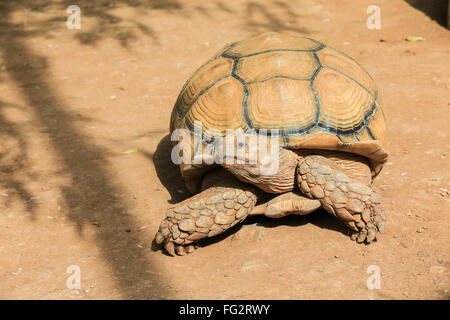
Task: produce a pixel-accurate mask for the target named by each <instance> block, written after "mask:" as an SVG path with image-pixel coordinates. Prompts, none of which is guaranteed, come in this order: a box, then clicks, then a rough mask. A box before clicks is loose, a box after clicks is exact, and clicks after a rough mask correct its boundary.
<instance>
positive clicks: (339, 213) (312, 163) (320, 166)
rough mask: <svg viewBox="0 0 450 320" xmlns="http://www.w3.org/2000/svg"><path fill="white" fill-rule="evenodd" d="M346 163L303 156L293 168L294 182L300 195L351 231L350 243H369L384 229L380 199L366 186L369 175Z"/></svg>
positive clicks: (319, 157) (383, 215) (317, 156)
mask: <svg viewBox="0 0 450 320" xmlns="http://www.w3.org/2000/svg"><path fill="white" fill-rule="evenodd" d="M349 163H350V162H347V165H346V166H343V165H339V161H334V160H331V159H328V158H327V157H324V156H319V155H311V156H305V157H303V158H302V159H301V160H300V162H299V166H298V168H297V181H298V184H299V187H300V190H301V191H302V193H304V194H305V195H306V196H308V197H309V198H312V199H318V200H319V201H320V202H321V203H322V206H323V208H324V209H325V210H327V211H328V212H330V213H331V214H333V215H335V216H336V217H337V218H339V219H341V220H343V221H344V222H345V223H346V225H347V226H349V227H350V228H351V229H352V230H353V231H354V233H353V234H352V236H351V238H352V239H353V240H356V241H357V242H364V241H366V242H367V243H370V242H372V241H373V240H374V239H376V236H377V232H378V231H380V232H382V231H383V230H384V227H385V222H386V218H385V214H384V211H383V209H382V207H381V197H380V195H378V193H376V192H375V191H374V190H373V189H372V187H371V186H370V185H368V183H367V181H370V180H371V179H370V171H369V170H368V169H367V170H360V169H358V170H359V171H358V170H356V169H354V168H355V167H356V166H352V165H351V163H350V165H348V164H349ZM352 170H354V171H355V170H356V171H357V172H352Z"/></svg>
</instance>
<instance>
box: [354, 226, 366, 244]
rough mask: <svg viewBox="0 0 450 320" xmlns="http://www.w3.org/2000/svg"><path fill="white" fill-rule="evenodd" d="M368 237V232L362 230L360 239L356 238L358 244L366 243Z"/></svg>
mask: <svg viewBox="0 0 450 320" xmlns="http://www.w3.org/2000/svg"><path fill="white" fill-rule="evenodd" d="M366 237H367V230H366V229H362V230H361V231H360V232H359V235H358V237H357V238H356V242H358V243H362V242H364V240H366Z"/></svg>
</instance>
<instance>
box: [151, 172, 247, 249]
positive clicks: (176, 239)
mask: <svg viewBox="0 0 450 320" xmlns="http://www.w3.org/2000/svg"><path fill="white" fill-rule="evenodd" d="M202 189H203V191H202V192H201V193H199V194H197V195H195V196H193V197H191V198H189V199H187V200H185V201H183V202H180V203H178V204H177V205H176V206H174V207H172V208H170V209H168V210H167V213H166V218H165V219H164V220H163V221H162V222H161V225H160V227H159V231H158V232H157V233H156V236H155V241H156V243H158V244H162V243H163V244H164V246H165V248H166V250H167V251H168V252H169V253H170V254H171V255H175V252H176V253H177V254H179V255H184V254H185V253H190V252H192V251H194V250H195V248H196V242H197V241H198V240H200V239H203V238H206V237H213V236H215V235H218V234H220V233H222V232H224V231H225V230H227V229H229V228H231V227H233V226H234V225H236V224H237V223H239V222H242V221H243V220H244V219H245V218H246V217H247V215H248V214H249V213H250V212H251V211H252V210H253V208H254V206H255V203H256V193H255V189H254V187H253V186H251V185H249V184H247V183H244V182H241V181H239V180H238V179H236V178H235V177H234V176H233V175H231V174H230V173H228V172H226V171H225V170H223V169H219V170H216V171H213V172H210V173H208V174H207V175H206V176H205V178H204V179H203V187H202Z"/></svg>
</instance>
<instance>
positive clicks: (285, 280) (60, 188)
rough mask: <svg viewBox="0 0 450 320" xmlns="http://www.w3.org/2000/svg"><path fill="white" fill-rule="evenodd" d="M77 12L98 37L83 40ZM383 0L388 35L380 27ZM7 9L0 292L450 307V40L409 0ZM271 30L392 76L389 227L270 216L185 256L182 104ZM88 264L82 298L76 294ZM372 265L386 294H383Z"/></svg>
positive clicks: (385, 187)
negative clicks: (174, 221)
mask: <svg viewBox="0 0 450 320" xmlns="http://www.w3.org/2000/svg"><path fill="white" fill-rule="evenodd" d="M72 3H76V4H78V5H79V6H80V7H81V10H82V11H81V14H82V15H81V18H82V28H81V30H69V29H67V28H66V24H65V18H66V17H67V16H68V14H67V13H66V10H65V9H66V7H67V6H68V5H69V4H72ZM94 3H95V4H94ZM370 4H378V5H379V6H380V7H381V19H382V27H381V30H369V29H368V28H367V27H366V19H367V17H368V15H367V14H366V8H367V7H368V6H369V5H370ZM0 13H1V20H0V67H1V70H0V138H1V143H0V194H1V195H0V298H4V299H18V298H26V299H49V298H51V299H105V298H106V299H111V298H112V299H131V298H137V299H194V298H200V299H259V298H262V299H336V298H338V299H448V298H449V297H450V293H449V290H450V271H449V269H450V261H449V253H450V250H449V247H450V244H449V243H450V232H449V231H450V230H449V228H450V217H449V213H450V212H449V201H450V197H449V191H448V190H449V189H450V176H449V174H450V166H449V158H450V149H449V141H450V128H449V124H450V123H449V119H450V113H449V105H450V100H449V89H450V78H449V66H450V59H449V54H450V32H449V31H448V30H446V29H445V28H443V27H442V26H440V25H439V24H437V23H436V22H435V21H434V20H431V19H430V18H429V17H427V16H426V15H425V14H424V13H422V12H421V11H418V10H417V9H415V8H413V7H411V6H410V5H408V3H406V2H405V1H403V0H389V1H387V0H384V1H382V0H370V1H366V0H360V1H355V0H340V1H325V0H314V1H313V0H295V1H294V0H292V1H281V0H279V1H276V0H273V1H272V0H267V1H257V0H251V1H250V0H242V1H238V0H228V1H218V0H211V1H198V0H190V1H181V0H180V1H177V0H164V1H162V0H161V1H152V0H146V1H143V0H142V1H140V0H135V1H131V0H128V1H126V0H116V1H113V0H111V1H95V2H94V1H87V0H86V1H81V0H80V1H73V2H67V1H22V0H16V1H14V2H13V1H3V2H2V3H1V4H0ZM269 30H274V31H279V32H288V33H293V34H299V35H306V36H309V37H312V38H315V39H317V40H319V41H324V42H326V43H328V44H329V45H331V46H333V47H335V48H338V49H341V50H343V51H345V52H347V53H348V54H350V55H351V56H353V57H354V58H356V59H357V60H358V61H359V62H360V63H361V64H362V65H363V66H364V67H365V68H366V69H367V70H368V71H369V72H370V73H371V74H372V75H373V77H374V78H375V80H376V81H377V83H378V85H379V88H380V92H381V95H382V98H383V101H384V108H385V109H384V110H385V113H386V116H387V118H388V119H389V123H388V125H389V132H388V133H389V137H390V138H389V139H390V152H391V156H390V159H389V163H388V164H387V165H386V167H385V168H384V169H383V171H382V173H381V174H380V176H379V177H378V178H377V179H376V180H375V182H374V184H375V187H376V189H377V190H379V191H380V193H381V194H382V196H383V198H384V205H385V209H386V211H387V213H388V226H387V230H386V232H385V234H384V235H383V236H382V237H381V239H380V240H379V241H377V242H376V243H373V244H371V245H359V244H357V243H355V242H352V241H351V240H350V239H349V238H348V237H347V236H346V234H345V228H344V227H343V225H342V224H341V223H340V222H339V221H337V220H336V219H335V218H333V217H331V216H330V215H328V214H327V213H326V212H323V211H320V212H316V213H314V214H311V215H309V216H303V217H299V216H296V217H287V218H283V219H279V220H270V219H268V218H264V217H258V218H252V219H248V220H246V222H245V223H244V224H243V225H241V226H236V227H235V228H233V229H232V230H230V231H229V232H227V233H226V234H225V235H223V236H219V237H217V241H209V242H207V243H203V244H202V246H203V247H202V248H200V249H199V250H197V251H196V252H195V253H194V254H192V255H187V256H184V257H175V258H173V257H170V256H168V255H166V254H164V253H163V252H162V251H160V250H158V248H152V244H151V241H152V239H153V236H154V234H155V233H156V231H157V228H158V226H159V223H160V221H161V219H162V217H163V216H164V214H165V211H166V209H167V207H168V206H170V205H171V204H173V203H176V202H179V201H181V200H183V199H185V198H187V197H189V194H188V192H187V191H186V189H185V187H184V185H183V181H182V180H181V177H180V174H179V172H178V169H177V167H176V166H174V165H173V164H171V162H170V161H169V159H170V145H169V138H168V133H169V132H168V123H169V117H170V112H171V109H172V106H173V104H174V102H175V100H176V97H177V95H178V93H179V91H180V89H181V87H182V85H183V83H184V82H185V80H186V79H187V78H188V77H189V75H190V74H191V73H192V72H193V71H194V70H195V69H196V68H197V67H199V66H200V65H201V64H202V63H203V62H204V61H206V60H207V59H208V58H210V57H211V56H212V55H213V54H214V53H216V51H217V50H218V49H219V48H220V47H222V46H223V45H224V44H226V43H228V42H231V41H235V40H239V39H243V38H246V37H249V36H252V35H256V34H258V33H261V32H264V31H269ZM410 35H411V36H422V37H425V38H426V40H425V41H420V42H407V41H405V40H404V38H405V37H406V36H410ZM133 148H139V150H140V151H139V152H134V153H130V154H123V153H122V152H123V151H125V150H128V149H133ZM73 265H75V266H78V267H79V268H80V270H81V289H79V290H77V289H68V288H67V286H66V282H67V279H68V277H69V276H70V274H69V273H67V269H68V267H70V266H73ZM371 265H376V266H379V268H380V270H381V273H382V276H381V288H380V289H378V290H368V288H367V286H366V280H367V278H368V277H369V276H370V274H368V273H367V268H368V267H369V266H371Z"/></svg>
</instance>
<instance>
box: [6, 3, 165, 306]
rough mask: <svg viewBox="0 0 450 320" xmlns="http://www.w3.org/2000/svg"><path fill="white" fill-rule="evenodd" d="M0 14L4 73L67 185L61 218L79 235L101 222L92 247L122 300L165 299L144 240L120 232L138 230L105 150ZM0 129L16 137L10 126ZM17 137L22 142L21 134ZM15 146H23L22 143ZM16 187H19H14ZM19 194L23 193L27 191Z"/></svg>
mask: <svg viewBox="0 0 450 320" xmlns="http://www.w3.org/2000/svg"><path fill="white" fill-rule="evenodd" d="M0 12H1V15H2V22H1V24H0V27H1V29H0V35H1V36H0V39H1V40H0V48H1V49H0V51H1V54H2V57H3V60H4V62H5V63H6V65H8V72H9V74H10V76H11V78H12V80H13V81H14V82H15V83H16V85H17V87H18V88H19V92H20V94H21V95H22V96H23V98H24V100H25V102H26V104H27V105H28V106H30V107H31V108H32V111H33V115H34V118H35V119H36V126H39V127H41V128H44V129H45V133H46V134H47V135H48V137H49V139H50V142H51V144H52V145H53V147H54V150H55V152H56V155H57V158H58V159H59V160H60V166H61V167H62V170H61V172H62V173H63V175H64V176H65V177H68V178H70V180H71V181H72V183H71V184H69V185H63V186H60V191H61V194H62V195H63V201H64V204H63V206H64V208H65V209H64V210H65V211H64V213H65V215H66V217H67V218H68V219H69V220H70V221H71V222H73V224H74V225H75V226H76V227H77V229H78V231H79V235H80V237H82V236H83V230H84V229H85V228H86V227H89V226H90V225H91V223H92V221H93V220H95V221H98V220H100V221H102V227H101V228H95V229H94V230H96V235H95V236H96V244H97V246H98V247H99V248H100V254H101V256H102V258H103V259H104V261H106V262H107V263H108V264H109V267H110V269H111V270H112V277H113V278H114V281H115V282H116V284H117V287H118V289H119V290H120V292H121V294H122V295H123V297H124V298H126V299H149V298H150V299H151V298H161V297H166V296H167V293H166V292H165V289H164V288H162V287H161V286H160V285H159V283H158V279H157V278H156V276H155V275H154V272H155V270H157V268H156V265H155V264H154V262H153V261H150V260H149V259H148V257H147V256H146V254H145V251H144V250H143V249H141V248H139V247H137V244H139V243H144V242H146V241H145V240H144V239H140V237H139V234H137V233H135V232H134V233H129V232H125V230H137V228H138V226H137V225H136V223H135V221H134V219H133V217H132V216H131V215H130V214H129V212H128V208H127V204H126V203H125V202H124V201H123V200H122V199H121V198H120V194H121V191H120V188H119V187H118V186H117V185H116V184H115V183H114V182H112V181H113V180H114V178H113V177H112V176H111V174H110V173H109V172H108V169H107V167H105V165H104V164H106V163H107V160H106V159H105V158H104V156H103V155H104V154H105V153H106V152H105V150H102V148H100V147H99V146H97V145H94V144H92V143H91V142H90V141H89V140H90V139H89V137H88V136H86V135H85V134H83V133H81V132H79V131H78V130H77V129H76V128H75V127H74V125H73V123H74V120H75V118H76V115H74V114H71V113H70V112H68V111H67V109H68V108H67V107H66V106H65V104H64V102H63V101H62V99H61V98H59V97H58V94H57V93H56V92H55V91H54V90H53V89H52V88H51V87H50V86H49V85H48V81H47V79H49V78H51V75H50V74H49V71H48V66H47V64H46V58H45V57H43V56H39V55H37V54H35V53H33V51H32V50H30V49H29V48H28V47H27V45H26V44H25V42H26V39H27V37H28V36H29V34H28V33H27V32H26V31H24V30H23V28H22V24H20V23H15V22H13V19H12V17H11V16H12V14H13V11H11V10H10V6H8V5H0ZM24 62H26V63H25V64H24ZM36 84H39V86H38V87H36ZM0 120H1V119H0ZM2 124H5V121H3V123H2ZM2 130H9V132H7V133H8V134H9V135H16V133H15V132H14V131H11V130H13V127H11V126H10V127H9V128H8V126H5V127H2ZM17 137H19V139H21V138H20V135H17ZM22 140H23V138H22ZM20 145H21V148H24V147H25V145H26V143H25V141H22V142H21V143H20ZM23 152H25V150H23ZM10 183H12V182H10ZM13 187H14V185H13ZM16 188H22V187H21V186H20V185H16ZM23 193H24V194H25V195H26V191H23ZM30 209H31V208H30Z"/></svg>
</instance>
